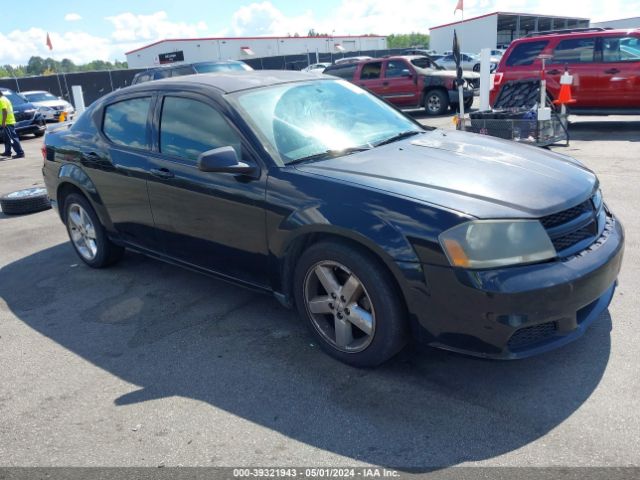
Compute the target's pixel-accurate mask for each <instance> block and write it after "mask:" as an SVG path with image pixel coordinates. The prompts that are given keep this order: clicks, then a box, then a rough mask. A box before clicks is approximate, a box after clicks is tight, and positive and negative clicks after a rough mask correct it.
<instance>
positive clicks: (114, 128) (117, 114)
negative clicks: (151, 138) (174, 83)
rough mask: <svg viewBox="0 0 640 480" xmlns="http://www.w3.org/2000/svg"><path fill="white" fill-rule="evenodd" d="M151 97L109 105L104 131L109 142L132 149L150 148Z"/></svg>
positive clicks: (105, 115)
mask: <svg viewBox="0 0 640 480" xmlns="http://www.w3.org/2000/svg"><path fill="white" fill-rule="evenodd" d="M149 105H151V97H143V98H132V99H130V100H123V101H121V102H118V103H112V104H111V105H108V106H107V107H106V108H105V110H104V122H103V125H102V131H103V132H104V134H105V135H106V136H107V138H108V139H109V140H111V141H112V142H114V143H117V144H119V145H124V146H126V147H132V148H147V149H148V148H149V142H148V141H147V117H148V113H149Z"/></svg>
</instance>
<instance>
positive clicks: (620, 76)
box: [597, 35, 640, 109]
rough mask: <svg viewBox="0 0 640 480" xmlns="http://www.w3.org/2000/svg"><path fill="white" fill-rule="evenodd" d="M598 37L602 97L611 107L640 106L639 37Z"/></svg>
mask: <svg viewBox="0 0 640 480" xmlns="http://www.w3.org/2000/svg"><path fill="white" fill-rule="evenodd" d="M599 41H600V48H599V50H601V56H602V58H601V61H600V62H599V63H598V65H597V67H598V75H599V77H600V82H599V83H600V85H601V86H602V92H601V97H602V101H603V102H605V104H606V106H607V107H609V108H636V109H637V108H640V37H638V36H631V35H618V36H606V37H602V38H600V39H599Z"/></svg>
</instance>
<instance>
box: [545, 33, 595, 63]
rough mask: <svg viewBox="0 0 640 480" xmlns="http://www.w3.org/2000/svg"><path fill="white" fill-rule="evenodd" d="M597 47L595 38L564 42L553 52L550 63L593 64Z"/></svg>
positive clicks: (574, 39) (571, 39)
mask: <svg viewBox="0 0 640 480" xmlns="http://www.w3.org/2000/svg"><path fill="white" fill-rule="evenodd" d="M595 46H596V39H595V38H594V37H592V38H568V39H567V40H562V41H561V42H560V43H558V46H557V47H556V48H555V50H554V51H553V58H552V59H551V60H550V61H549V63H591V62H593V52H594V51H595Z"/></svg>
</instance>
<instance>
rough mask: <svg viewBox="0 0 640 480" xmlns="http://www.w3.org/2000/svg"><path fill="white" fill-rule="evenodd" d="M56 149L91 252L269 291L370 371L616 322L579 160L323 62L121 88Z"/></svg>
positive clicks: (96, 261)
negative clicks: (398, 101) (435, 119)
mask: <svg viewBox="0 0 640 480" xmlns="http://www.w3.org/2000/svg"><path fill="white" fill-rule="evenodd" d="M160 126H162V128H160ZM43 154H44V155H45V160H44V166H43V174H44V180H45V184H46V187H47V191H48V193H49V196H50V198H51V200H52V202H53V204H55V205H56V206H57V208H58V210H59V213H60V216H61V219H62V221H63V222H64V224H65V225H66V227H67V230H68V232H69V235H70V239H71V243H72V245H73V247H74V248H75V250H76V252H77V254H78V255H79V257H80V259H81V260H82V261H83V262H84V263H86V264H87V265H89V266H91V267H105V266H107V265H109V264H111V263H113V262H115V261H117V260H118V258H120V257H121V256H122V253H123V249H124V248H131V249H132V250H135V251H138V252H142V253H146V254H149V255H151V256H153V257H155V258H160V259H164V260H166V261H169V262H171V263H173V264H177V265H184V266H186V267H188V268H190V269H192V270H198V271H200V272H203V273H207V274H211V275H215V276H218V277H219V278H222V279H224V280H227V281H233V282H236V283H239V284H242V285H245V286H249V287H251V288H253V289H257V290H261V291H264V292H272V293H274V294H275V296H276V297H277V298H278V299H279V300H280V301H281V302H282V303H283V304H285V305H290V306H293V305H295V306H296V307H297V308H298V311H299V313H300V316H301V317H302V319H303V320H304V322H305V323H306V324H307V326H308V327H309V329H310V332H311V334H312V335H313V336H314V337H315V341H316V342H317V343H318V344H319V345H320V346H321V347H322V348H323V349H324V350H325V351H326V352H328V353H329V354H330V355H332V356H334V357H335V358H337V359H339V360H342V361H344V362H346V363H349V364H352V365H356V366H373V365H377V364H379V363H381V362H384V361H385V360H387V359H389V358H390V357H392V356H393V355H394V354H395V353H397V352H398V351H399V350H400V349H402V347H403V345H405V343H406V342H407V340H408V339H409V337H410V336H414V337H415V338H418V339H421V340H423V341H425V342H426V343H428V344H430V345H433V346H437V347H441V348H446V349H449V350H454V351H458V352H465V353H468V354H472V355H478V356H482V357H490V358H502V359H508V358H519V357H526V356H529V355H533V354H537V353H541V352H544V351H547V350H550V349H552V348H554V347H558V346H560V345H564V344H566V343H568V342H570V341H572V340H575V339H576V338H577V337H579V336H580V335H581V334H582V333H584V331H585V330H586V329H587V328H588V326H589V325H590V324H592V323H593V322H594V321H596V319H597V318H599V317H601V315H600V314H601V313H602V312H603V311H604V310H605V309H606V308H607V305H608V304H609V302H610V301H611V298H612V295H613V292H614V289H615V285H616V277H617V275H618V271H619V269H620V263H621V261H622V255H623V245H624V234H623V230H622V226H621V225H620V223H619V221H618V220H617V218H616V217H615V216H614V215H613V214H612V213H611V211H610V210H609V208H608V207H607V206H606V205H605V204H604V203H603V201H602V195H601V193H600V190H599V184H598V179H597V177H596V175H595V174H594V173H593V172H591V171H590V170H588V169H587V168H586V167H584V166H583V165H582V164H580V163H579V162H577V161H576V160H573V159H571V158H570V157H568V156H565V155H561V154H557V153H553V152H551V151H548V150H543V149H536V148H534V147H528V146H524V145H520V144H518V143H515V142H505V141H502V140H497V139H492V138H489V137H486V136H483V135H474V134H470V133H465V132H457V131H446V132H445V131H440V130H436V129H430V128H425V127H423V126H422V125H420V124H419V123H417V122H416V121H415V120H413V119H412V118H410V117H407V116H405V115H404V114H402V113H401V112H399V111H398V110H396V109H394V108H393V107H391V106H389V105H388V104H387V103H385V102H384V101H382V100H380V99H378V98H376V97H375V96H373V95H371V94H369V93H367V92H366V91H365V90H362V89H360V88H359V87H357V86H354V85H351V84H349V83H348V82H345V81H344V80H341V79H335V78H331V77H329V76H326V75H323V76H319V77H315V78H314V77H310V76H309V75H308V74H303V73H300V72H286V71H257V72H229V73H223V74H217V75H197V76H187V77H180V78H175V79H169V80H166V81H163V82H148V83H145V84H141V85H136V86H133V87H129V88H124V89H121V90H119V91H116V92H112V93H110V94H108V95H106V96H104V97H102V98H100V99H98V100H97V101H95V102H94V103H92V104H91V105H90V106H89V108H88V109H87V110H86V111H85V112H84V113H83V114H82V115H81V116H80V117H79V118H78V120H77V121H76V122H75V123H74V124H73V126H72V127H71V128H70V129H59V130H57V131H55V132H53V133H48V134H47V135H46V137H45V148H44V149H43ZM256 328H259V325H256ZM291 341H293V342H297V341H298V340H296V339H295V338H294V339H292V340H291ZM305 344H306V342H305ZM301 345H302V342H301ZM301 367H303V366H302V365H301Z"/></svg>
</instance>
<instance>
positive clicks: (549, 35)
mask: <svg viewBox="0 0 640 480" xmlns="http://www.w3.org/2000/svg"><path fill="white" fill-rule="evenodd" d="M538 33H539V35H533V34H530V35H531V36H526V37H522V38H518V39H516V40H514V41H513V42H511V45H513V44H514V43H516V42H517V43H523V42H529V41H534V42H538V41H540V40H543V39H554V38H565V37H572V38H573V37H602V36H607V37H608V36H614V35H629V34H631V33H633V34H636V35H637V34H640V28H631V29H628V28H617V29H614V28H606V29H598V28H593V29H588V30H582V31H581V30H576V31H573V32H572V31H567V30H559V31H557V32H553V31H550V32H538Z"/></svg>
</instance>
